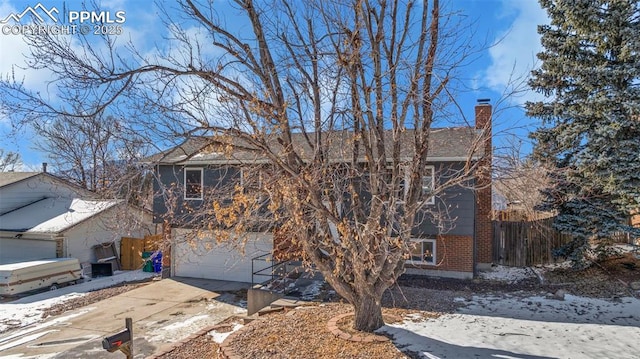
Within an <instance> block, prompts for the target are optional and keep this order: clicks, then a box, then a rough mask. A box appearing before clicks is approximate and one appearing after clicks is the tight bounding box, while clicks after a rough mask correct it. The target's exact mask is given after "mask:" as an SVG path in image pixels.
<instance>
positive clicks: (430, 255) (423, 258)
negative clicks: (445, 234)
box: [408, 239, 436, 265]
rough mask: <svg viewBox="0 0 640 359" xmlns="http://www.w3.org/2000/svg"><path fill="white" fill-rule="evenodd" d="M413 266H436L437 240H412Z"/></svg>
mask: <svg viewBox="0 0 640 359" xmlns="http://www.w3.org/2000/svg"><path fill="white" fill-rule="evenodd" d="M410 245H413V247H412V248H411V258H410V259H409V261H408V262H409V263H411V264H430V265H435V264H436V240H435V239H412V243H411V244H410Z"/></svg>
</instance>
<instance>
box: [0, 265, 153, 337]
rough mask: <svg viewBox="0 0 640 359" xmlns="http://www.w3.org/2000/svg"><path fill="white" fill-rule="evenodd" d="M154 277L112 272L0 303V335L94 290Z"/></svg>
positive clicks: (37, 321)
mask: <svg viewBox="0 0 640 359" xmlns="http://www.w3.org/2000/svg"><path fill="white" fill-rule="evenodd" d="M156 275H157V274H156V273H147V272H143V271H141V270H138V271H126V272H124V271H116V272H115V273H114V275H113V276H110V277H100V278H96V279H91V280H88V281H85V282H83V283H80V284H76V285H70V286H67V287H64V288H60V289H58V290H55V291H47V292H42V293H39V294H34V295H30V296H27V297H22V298H20V299H17V300H14V301H11V302H8V303H0V333H3V332H5V331H7V330H8V329H11V328H17V327H25V326H27V325H31V324H34V323H39V322H41V321H42V320H43V319H42V312H43V311H44V310H46V309H47V308H50V307H52V306H53V305H55V304H59V303H63V302H65V301H67V300H70V299H73V298H78V297H82V296H84V295H85V294H86V293H88V292H91V291H94V290H98V289H103V288H107V287H111V286H114V285H116V284H119V283H124V282H132V281H138V280H144V279H148V278H151V277H153V276H156Z"/></svg>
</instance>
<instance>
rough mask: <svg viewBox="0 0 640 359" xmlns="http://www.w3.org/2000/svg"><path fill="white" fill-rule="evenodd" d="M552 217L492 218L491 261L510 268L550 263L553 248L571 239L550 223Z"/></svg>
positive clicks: (552, 259)
mask: <svg viewBox="0 0 640 359" xmlns="http://www.w3.org/2000/svg"><path fill="white" fill-rule="evenodd" d="M552 223H553V218H545V219H540V220H536V221H529V222H508V221H493V262H494V263H497V264H501V265H506V266H513V267H528V266H532V265H537V264H547V263H553V262H554V258H553V250H554V249H556V248H560V247H561V246H563V245H564V244H566V243H569V242H570V241H571V236H569V235H566V234H562V233H560V232H558V231H556V230H555V229H553V227H552V226H551V224H552Z"/></svg>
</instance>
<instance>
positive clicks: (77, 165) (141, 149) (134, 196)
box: [31, 109, 150, 204]
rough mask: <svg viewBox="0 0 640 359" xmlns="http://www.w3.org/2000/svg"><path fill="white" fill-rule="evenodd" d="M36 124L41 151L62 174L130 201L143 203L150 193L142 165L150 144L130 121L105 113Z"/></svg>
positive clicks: (38, 145)
mask: <svg viewBox="0 0 640 359" xmlns="http://www.w3.org/2000/svg"><path fill="white" fill-rule="evenodd" d="M76 112H77V113H82V111H81V110H80V109H78V110H76ZM31 126H32V128H33V131H34V133H36V134H37V138H36V140H35V141H34V142H35V145H36V147H37V148H38V149H39V150H41V151H42V152H43V153H46V154H47V155H48V157H49V158H50V159H51V161H52V162H53V163H52V164H53V172H55V173H56V175H58V176H60V177H62V178H64V179H67V180H69V181H70V182H72V183H75V184H77V185H79V186H80V187H82V188H85V189H88V190H90V191H93V192H95V193H97V194H99V195H100V196H102V197H105V198H114V197H116V198H124V197H127V198H129V200H130V203H134V204H142V199H143V197H144V196H145V195H144V193H141V191H142V192H144V191H145V188H146V190H147V191H149V190H150V186H149V183H147V185H146V186H143V183H144V182H145V181H144V179H143V174H142V173H141V171H140V168H139V166H138V164H137V163H138V162H139V161H140V160H141V159H142V158H143V157H145V153H146V152H145V150H146V149H147V147H148V146H146V145H145V140H144V137H143V136H139V135H138V134H137V133H136V131H134V130H133V129H131V128H130V127H129V123H127V122H126V121H121V120H119V119H117V118H116V117H114V116H107V115H104V113H103V112H100V113H97V114H95V115H94V116H81V117H79V116H68V115H60V116H58V117H56V118H54V119H52V120H39V121H33V123H31ZM147 182H148V181H147Z"/></svg>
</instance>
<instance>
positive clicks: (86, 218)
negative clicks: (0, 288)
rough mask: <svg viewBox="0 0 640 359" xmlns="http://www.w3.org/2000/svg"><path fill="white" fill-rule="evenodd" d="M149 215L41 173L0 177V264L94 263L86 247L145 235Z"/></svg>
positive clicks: (24, 173) (11, 173) (6, 173)
mask: <svg viewBox="0 0 640 359" xmlns="http://www.w3.org/2000/svg"><path fill="white" fill-rule="evenodd" d="M150 225H151V214H150V213H149V212H148V211H143V210H141V209H137V208H132V207H131V206H128V205H127V204H126V203H124V202H123V201H122V200H99V199H94V194H93V193H92V192H90V191H88V190H85V189H83V188H81V187H78V186H76V185H74V184H71V183H69V182H67V181H65V180H63V179H60V178H58V177H56V176H54V175H52V174H49V173H47V172H44V171H43V172H2V173H0V264H6V263H15V262H22V261H29V260H36V259H44V258H57V257H73V258H77V259H78V260H79V261H80V262H81V263H85V262H86V263H90V262H95V261H96V255H95V253H94V249H93V248H92V247H94V246H96V245H106V244H110V243H113V242H115V243H116V248H118V247H119V241H120V238H121V237H122V236H136V235H137V236H142V235H144V234H148V233H149V228H148V227H149V226H150Z"/></svg>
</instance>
